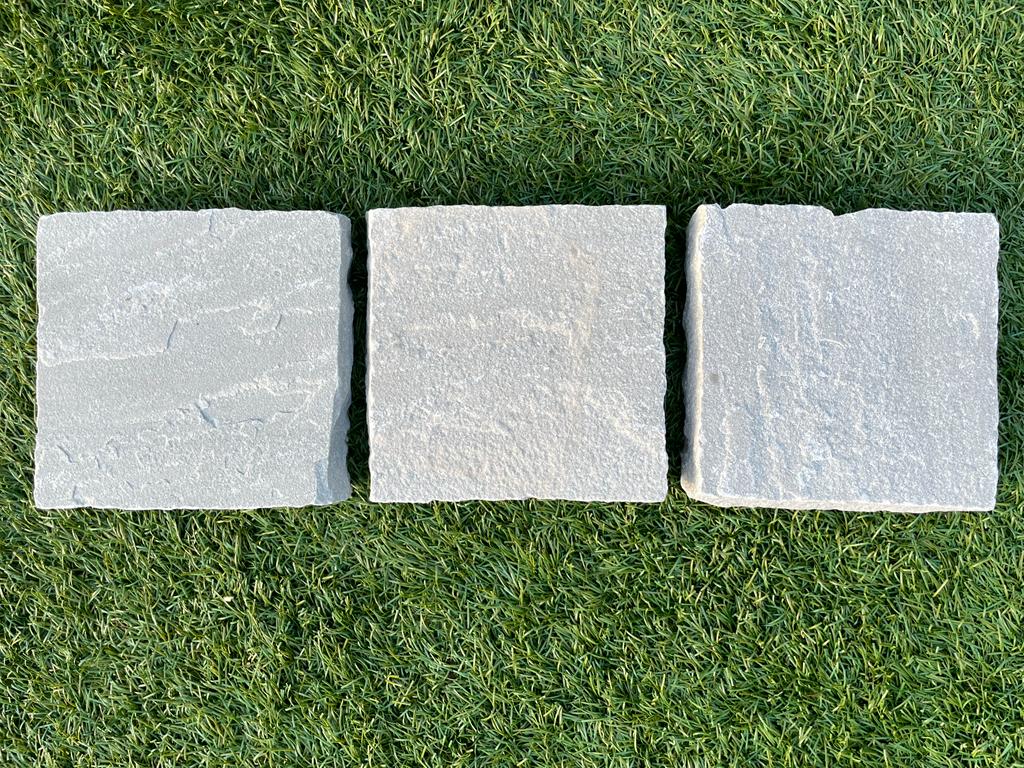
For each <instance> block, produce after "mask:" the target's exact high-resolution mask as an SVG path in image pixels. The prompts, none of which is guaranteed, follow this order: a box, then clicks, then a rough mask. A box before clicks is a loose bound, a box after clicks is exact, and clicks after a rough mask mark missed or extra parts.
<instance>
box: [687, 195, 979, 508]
mask: <svg viewBox="0 0 1024 768" xmlns="http://www.w3.org/2000/svg"><path fill="white" fill-rule="evenodd" d="M998 253H999V227H998V224H997V222H996V220H995V218H994V217H993V216H991V215H988V214H974V213H928V212H921V211H915V212H912V213H906V212H899V211H889V210H866V211H860V212H858V213H853V214H848V215H845V216H833V215H832V213H830V212H829V211H827V210H825V209H823V208H814V207H809V206H772V205H768V206H753V205H732V206H730V207H728V208H726V209H724V210H723V209H721V208H719V207H718V206H716V205H708V206H702V207H701V208H700V209H699V210H698V211H697V212H696V213H695V214H694V216H693V219H692V220H691V223H690V231H689V247H688V256H687V290H688V294H687V310H686V325H687V334H688V345H687V346H688V356H687V360H688V362H687V387H686V399H687V403H688V407H687V415H686V416H687V418H686V424H687V428H686V431H687V443H688V450H687V454H686V456H685V457H684V472H683V487H684V488H685V489H686V491H687V493H689V494H690V495H691V496H693V497H694V498H697V499H701V500H703V501H707V502H710V503H712V504H719V505H723V506H771V507H789V508H794V509H805V508H825V509H850V510H897V511H907V512H928V511H934V510H955V509H959V510H972V509H973V510H985V509H992V507H993V505H994V503H995V490H996V479H997V471H996V443H997V427H998V402H997V391H996V336H997V328H996V313H997V305H998V286H997V282H996V260H997V258H998Z"/></svg>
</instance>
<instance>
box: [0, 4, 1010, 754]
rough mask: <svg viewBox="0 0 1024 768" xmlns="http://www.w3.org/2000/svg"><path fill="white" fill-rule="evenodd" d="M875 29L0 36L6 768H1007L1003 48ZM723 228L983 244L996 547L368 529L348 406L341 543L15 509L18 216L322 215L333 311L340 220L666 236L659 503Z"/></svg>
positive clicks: (704, 21) (480, 10)
mask: <svg viewBox="0 0 1024 768" xmlns="http://www.w3.org/2000/svg"><path fill="white" fill-rule="evenodd" d="M908 5H910V4H909V3H903V2H899V1H898V0H877V1H869V0H849V1H848V2H844V3H842V4H832V3H821V2H817V1H816V0H750V1H749V2H737V1H735V0H733V1H732V2H725V3H717V2H711V0H703V1H702V2H699V3H681V2H678V3H677V2H671V1H670V0H653V1H652V2H636V1H635V0H620V2H614V3H604V2H599V1H598V0H564V2H559V3H553V4H551V5H550V7H548V4H546V3H536V4H533V3H515V4H512V3H508V4H506V3H498V2H473V1H472V0H433V2H428V3H423V2H403V3H396V4H394V5H393V6H392V7H385V6H386V4H385V3H383V2H366V3H360V4H358V5H356V6H353V5H351V4H346V3H341V4H335V3H328V2H326V1H321V0H304V1H302V2H300V1H299V0H280V2H269V1H268V2H262V3H249V2H239V0H230V1H225V2H219V1H215V0H170V1H167V2H161V0H141V2H134V3H124V4H115V3H112V2H84V1H82V0H71V1H69V2H50V3H46V2H26V1H23V0H4V1H3V2H2V3H0V605H2V613H0V764H2V765H52V766H87V765H111V766H114V765H116V766H128V765H139V766H141V765H167V766H171V765H173V766H186V765H223V766H278V765H295V766H313V765H316V766H323V765H376V766H400V765H436V766H452V765H454V766H462V765H522V766H529V765H564V766H626V765H648V764H662V765H695V766H696V765H706V766H719V765H735V766H748V765H752V766H789V765H792V766H797V765H800V766H802V765H820V766H938V765H944V766H980V765H1014V764H1016V765H1021V764H1024V461H1022V460H1024V456H1022V451H1024V419H1022V416H1024V218H1022V216H1024V210H1022V203H1024V151H1022V145H1024V18H1022V16H1021V11H1020V10H1017V9H1016V8H1014V5H1013V3H1011V2H1006V3H1003V2H995V1H994V0H963V1H961V0H944V2H934V3H933V2H921V3H915V4H914V5H915V6H916V10H908V9H906V8H905V6H908ZM514 6H515V7H514ZM533 6H536V7H533ZM541 6H544V7H541ZM531 7H533V9H530V8H531ZM736 200H742V201H746V202H800V203H815V204H822V205H827V206H830V207H831V208H833V209H834V210H836V211H837V212H845V211H850V210H855V209H859V208H863V207H869V206H887V207H895V208H929V209H955V210H972V211H993V212H995V213H996V214H997V215H998V216H999V219H1000V222H1001V226H1002V255H1001V263H1000V268H999V275H1000V287H1001V305H1000V310H1001V320H1000V331H1001V339H1000V349H999V358H1000V382H999V384H1000V400H1001V409H1002V421H1001V430H1000V438H1001V440H1000V461H1001V466H1002V475H1001V481H1000V488H999V504H998V507H997V509H996V510H995V512H993V513H991V514H955V515H943V514H940V515H932V516H924V517H908V516H896V515H883V514H839V513H828V512H796V513H793V512H778V511H772V510H722V509H715V508H711V507H707V506H704V505H701V504H697V503H693V502H690V501H689V500H688V499H687V498H686V496H685V495H684V494H683V493H682V492H681V491H680V490H679V489H678V486H677V484H675V483H673V489H672V491H671V494H670V497H669V499H668V500H667V501H666V503H665V504H663V505H661V506H633V505H604V504H589V505H584V504H568V503H546V502H545V503H542V502H528V503H509V504H495V503H473V504H460V505H451V504H438V505H433V506H430V505H424V506H384V505H371V504H368V503H367V502H366V497H367V446H366V429H365V424H364V413H363V407H364V401H363V390H362V384H361V382H362V377H363V374H364V370H363V369H362V368H361V367H359V366H357V369H356V371H355V377H354V381H355V382H356V383H357V386H356V393H355V403H354V408H353V414H352V415H353V420H354V424H355V427H354V429H353V431H352V434H351V437H350V448H351V450H350V460H349V465H350V470H351V473H352V475H353V478H354V480H355V496H354V498H353V500H352V501H351V502H348V503H345V504H340V505H337V506H334V507H329V508H321V509H308V510H287V511H281V510H263V511H240V512H182V513H158V512H112V511H92V510H78V511H70V512H51V511H46V512H43V511H37V510H35V509H33V508H32V506H31V504H30V501H29V499H30V489H31V482H32V480H31V478H32V456H31V450H32V443H33V383H32V382H33V360H34V355H35V345H34V336H33V334H34V324H35V319H36V318H35V308H34V307H35V300H34V277H33V259H34V247H33V237H34V228H35V221H36V218H37V217H38V216H39V215H40V214H43V213H49V212H52V211H57V210H68V209H79V210H80V209H112V208H199V207H214V206H239V207H250V208H324V209H328V210H336V211H341V212H344V213H345V214H347V215H348V216H350V217H352V219H353V221H354V222H355V237H356V248H357V251H356V267H355V270H354V273H353V275H352V282H353V285H354V288H355V291H356V296H357V302H358V303H357V312H361V311H362V310H364V309H365V269H364V264H365V247H364V245H363V242H362V238H363V236H364V235H365V219H364V214H365V211H366V210H367V209H369V208H372V207H378V206H394V205H422V204H430V203H470V202H475V203H505V204H519V203H546V202H577V203H612V202H616V203H639V202H651V203H665V204H667V205H668V206H669V222H670V226H669V238H668V248H667V260H668V262H667V263H668V280H667V302H668V306H667V310H668V321H667V327H666V333H665V340H666V345H667V348H668V351H669V362H668V364H669V370H668V373H669V381H670V393H669V398H668V402H667V408H668V424H669V434H668V442H669V450H670V456H671V457H672V467H671V471H672V475H673V477H675V476H676V475H677V474H678V470H679V461H678V457H677V455H678V452H679V449H680V447H681V437H682V426H683V425H682V394H683V393H682V391H681V385H682V368H683V362H684V356H685V349H684V342H683V329H682V324H681V315H682V306H683V298H684V297H683V291H684V279H683V270H682V266H683V257H684V248H683V246H684V244H683V231H684V228H685V225H686V222H687V219H688V217H689V214H690V213H691V211H692V209H693V208H694V207H695V206H696V205H697V204H699V203H701V202H710V201H715V202H720V203H728V202H732V201H736ZM357 316H358V314H357ZM363 331H364V326H363V325H362V322H361V320H360V321H359V322H358V324H357V338H359V339H360V342H359V343H360V344H361V336H362V333H363ZM362 352H363V348H362V346H360V347H359V348H357V354H358V355H362Z"/></svg>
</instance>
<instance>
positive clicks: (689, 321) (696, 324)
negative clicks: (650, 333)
mask: <svg viewBox="0 0 1024 768" xmlns="http://www.w3.org/2000/svg"><path fill="white" fill-rule="evenodd" d="M734 206H736V207H742V208H790V209H792V208H797V209H805V210H808V211H813V212H815V213H817V214H819V215H822V216H826V217H828V218H831V219H840V218H846V217H850V218H857V217H859V216H863V215H871V214H873V213H877V212H878V211H883V212H886V213H907V214H916V215H924V216H929V217H936V218H938V217H944V216H950V215H955V216H975V217H979V218H981V219H985V220H986V223H987V224H988V225H989V226H990V227H991V229H992V239H993V240H994V241H995V243H996V249H995V253H994V254H993V265H992V267H993V269H992V271H993V275H995V265H996V262H998V258H999V249H998V243H999V220H998V219H997V218H996V216H995V215H994V214H992V213H979V212H955V211H922V210H914V211H894V210H893V209H887V208H865V209H862V210H859V211H852V212H850V213H845V214H840V215H838V216H837V215H836V214H835V213H833V212H832V211H831V210H830V209H828V208H825V207H823V206H816V205H754V204H749V203H734V204H733V205H727V206H726V207H725V208H723V207H722V206H720V205H718V204H717V203H712V204H703V205H700V206H698V208H697V210H696V211H694V213H693V215H692V216H691V217H690V222H689V225H688V227H687V238H686V262H685V263H686V291H687V292H686V306H685V308H684V311H683V316H684V325H685V327H686V350H687V353H686V369H685V382H686V394H685V398H686V404H685V430H684V445H685V448H684V451H683V454H682V466H683V469H682V475H681V478H680V482H681V485H682V487H683V490H684V491H685V492H686V494H687V496H689V497H690V498H692V499H695V500H697V501H702V502H704V503H707V504H712V505H715V506H719V507H764V508H774V509H793V510H837V511H849V512H903V513H910V514H922V513H928V512H991V511H992V510H993V509H995V506H996V494H997V491H998V486H999V468H998V464H997V466H996V467H995V471H994V472H993V477H992V483H991V486H990V488H989V491H988V493H987V494H986V497H987V498H986V500H985V502H984V503H983V504H981V505H978V506H975V505H948V504H929V503H916V502H906V501H885V500H877V499H872V500H870V501H857V500H853V499H846V500H836V499H801V498H793V499H780V498H763V497H756V496H749V497H747V496H726V495H719V494H714V493H710V492H707V491H705V490H704V489H703V477H702V476H701V472H700V466H701V464H700V454H701V445H700V436H701V429H700V427H701V416H702V399H703V387H702V386H701V385H700V384H701V381H702V378H703V377H702V374H703V332H702V331H703V323H702V318H703V291H702V282H701V276H702V264H701V260H700V259H699V258H698V247H699V244H700V236H701V235H702V234H703V231H704V227H705V225H706V223H707V216H708V212H709V211H715V212H717V213H718V215H722V214H723V213H724V212H725V211H726V210H728V209H729V208H732V207H734ZM993 291H994V295H995V300H996V307H997V310H998V305H999V283H998V278H996V283H995V285H994V287H993ZM998 340H999V331H998V323H997V326H996V332H995V333H994V334H993V336H992V344H991V347H990V349H989V350H988V353H987V354H988V357H989V358H990V359H991V360H992V365H993V368H996V367H997V355H998ZM993 421H994V424H995V425H996V426H995V429H994V430H993V437H992V439H993V441H994V442H995V444H996V450H995V455H996V457H997V458H996V461H997V462H998V424H999V404H998V393H997V396H996V412H995V414H994V416H993Z"/></svg>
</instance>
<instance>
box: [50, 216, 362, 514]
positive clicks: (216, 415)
mask: <svg viewBox="0 0 1024 768" xmlns="http://www.w3.org/2000/svg"><path fill="white" fill-rule="evenodd" d="M37 247H38V249H37V275H38V297H39V329H38V361H37V387H36V391H37V403H38V405H37V411H38V419H37V427H38V432H37V437H36V473H35V498H36V503H37V505H38V506H40V507H76V506H94V507H120V508H136V509H137V508H193V507H198V508H246V507H260V506H300V505H305V504H319V503H329V502H332V501H335V500H338V499H343V498H345V497H347V496H348V494H349V481H348V473H347V470H346V467H345V445H346V444H345V436H346V432H347V427H348V415H347V412H348V401H349V373H350V368H351V363H352V301H351V295H350V292H349V289H348V286H347V280H346V276H347V273H348V266H349V262H350V260H351V245H350V238H349V222H348V219H346V218H345V217H344V216H337V215H333V214H328V213H323V212H301V211H296V212H276V211H275V212H270V211H260V212H253V211H240V210H235V209H231V210H212V211H200V212H182V211H167V212H132V211H118V212H113V213H65V214H56V215H53V216H45V217H43V218H42V219H41V220H40V222H39V228H38V237H37Z"/></svg>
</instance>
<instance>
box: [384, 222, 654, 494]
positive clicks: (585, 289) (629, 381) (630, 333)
mask: <svg viewBox="0 0 1024 768" xmlns="http://www.w3.org/2000/svg"><path fill="white" fill-rule="evenodd" d="M368 229H369V281H370V287H369V321H368V326H369V340H368V347H369V349H368V365H369V372H368V385H367V386H368V392H367V406H368V419H369V433H370V476H371V491H370V494H371V498H372V499H374V500H377V501H427V500H433V499H447V500H457V499H518V498H527V497H536V498H559V499H579V500H609V501H611V500H636V501H660V500H662V499H663V498H664V496H665V493H666V472H667V462H666V455H665V432H664V396H665V354H664V348H663V343H662V329H663V324H664V287H663V283H664V232H665V210H664V208H663V207H661V206H607V207H587V206H575V205H567V206H539V207H524V208H514V207H506V208H488V207H482V206H456V207H436V208H403V209H394V210H375V211H370V213H369V217H368Z"/></svg>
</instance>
